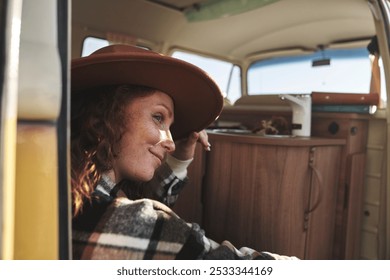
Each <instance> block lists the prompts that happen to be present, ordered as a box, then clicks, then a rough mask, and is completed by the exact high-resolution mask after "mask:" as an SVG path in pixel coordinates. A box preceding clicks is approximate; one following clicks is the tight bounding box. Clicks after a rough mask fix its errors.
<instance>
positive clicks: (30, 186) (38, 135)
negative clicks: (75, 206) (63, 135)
mask: <svg viewBox="0 0 390 280" xmlns="http://www.w3.org/2000/svg"><path fill="white" fill-rule="evenodd" d="M57 162H58V158H57V138H56V127H55V125H52V124H50V123H47V124H45V123H43V124H42V123H40V124H30V123H27V124H22V125H18V129H17V147H16V192H15V253H14V258H15V259H37V260H41V259H45V260H50V259H58V251H59V248H58V236H59V230H58V181H57V176H58V174H57V173H58V172H57Z"/></svg>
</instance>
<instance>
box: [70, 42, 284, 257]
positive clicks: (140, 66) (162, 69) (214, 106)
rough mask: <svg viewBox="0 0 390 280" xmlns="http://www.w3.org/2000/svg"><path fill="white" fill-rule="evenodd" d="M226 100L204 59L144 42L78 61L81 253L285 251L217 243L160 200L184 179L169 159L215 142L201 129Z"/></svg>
mask: <svg viewBox="0 0 390 280" xmlns="http://www.w3.org/2000/svg"><path fill="white" fill-rule="evenodd" d="M222 104H223V99H222V95H221V93H220V91H219V89H218V87H217V86H216V85H215V83H214V82H213V81H212V80H211V79H210V78H209V77H208V76H207V74H205V73H204V72H203V71H201V70H200V69H198V68H196V67H194V66H192V65H190V64H188V63H185V62H183V61H180V60H176V59H173V58H171V57H165V56H162V55H159V54H156V53H153V52H150V51H146V50H142V49H139V48H136V47H130V46H121V45H116V46H109V47H106V48H103V49H101V50H98V51H97V52H95V53H93V54H92V55H90V56H89V57H85V58H80V59H76V60H74V61H73V62H72V195H73V213H74V218H73V254H74V258H75V259H79V258H81V259H256V258H258V259H274V258H282V257H281V256H278V255H275V254H270V253H265V252H262V253H260V252H257V251H255V250H252V249H248V248H242V249H241V250H237V249H236V248H234V247H233V246H232V245H231V244H230V243H229V242H227V241H226V242H223V243H222V244H217V243H215V242H214V241H212V240H210V239H208V238H206V237H205V235H204V233H203V231H202V230H201V229H200V228H199V226H198V225H196V224H188V223H186V222H185V221H183V220H182V219H180V218H179V217H178V216H177V215H176V214H175V213H173V212H172V211H171V210H170V209H169V208H168V207H167V206H166V205H164V204H162V203H160V202H158V201H157V200H160V201H162V202H165V204H168V205H169V204H170V203H172V202H174V200H175V198H176V196H175V195H177V193H178V191H179V190H180V188H181V187H180V185H182V184H183V182H185V179H184V181H183V180H180V178H178V177H177V176H175V174H174V173H173V172H174V171H172V170H171V169H170V168H169V167H168V165H170V166H171V167H172V166H175V165H177V163H179V164H178V165H179V166H180V165H181V167H182V168H181V170H183V166H184V169H185V167H186V165H187V164H188V163H189V161H190V160H191V159H190V157H192V156H193V152H194V146H195V142H196V140H198V139H200V140H201V142H202V143H203V145H204V147H205V148H206V149H208V148H209V145H208V142H207V138H206V137H204V133H203V132H201V133H197V131H202V130H203V129H204V128H206V127H207V126H208V125H209V124H210V123H211V122H213V121H214V120H215V119H216V117H217V116H218V115H219V113H220V111H221V109H222ZM171 131H172V134H171ZM202 135H203V137H202ZM173 139H175V140H180V141H179V142H178V143H179V144H178V146H179V147H180V148H179V149H178V150H177V151H176V154H175V143H174V141H173ZM183 139H184V140H183ZM186 139H187V140H186ZM170 154H172V155H173V157H169V155H170ZM167 156H168V158H167ZM175 156H176V157H177V159H175ZM166 159H167V161H168V164H167V163H166ZM180 160H184V161H180ZM169 162H170V163H169ZM175 162H176V163H175ZM176 167H177V166H176ZM172 169H175V168H172ZM177 173H180V172H177ZM184 177H185V174H184ZM184 177H183V174H182V175H181V179H183V178H184ZM175 182H180V183H179V184H176V183H175ZM178 185H179V186H178ZM172 193H174V194H175V195H174V196H173V198H172V196H171V194H172ZM149 198H152V199H153V200H152V199H149Z"/></svg>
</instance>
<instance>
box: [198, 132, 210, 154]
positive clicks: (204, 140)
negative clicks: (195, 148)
mask: <svg viewBox="0 0 390 280" xmlns="http://www.w3.org/2000/svg"><path fill="white" fill-rule="evenodd" d="M198 134H199V138H198V142H199V143H200V144H201V145H202V146H203V148H204V149H205V150H206V151H210V150H211V149H210V147H211V144H210V143H209V136H208V135H207V132H206V130H202V131H200V132H199V133H198Z"/></svg>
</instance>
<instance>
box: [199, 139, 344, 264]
mask: <svg viewBox="0 0 390 280" xmlns="http://www.w3.org/2000/svg"><path fill="white" fill-rule="evenodd" d="M212 146H213V153H210V154H208V159H207V166H206V180H205V185H204V214H205V215H204V218H203V221H204V228H205V230H206V234H207V235H208V236H209V237H210V238H213V239H214V240H216V241H218V242H221V241H223V240H229V241H231V242H232V243H233V244H234V245H235V246H236V247H242V246H247V247H251V248H253V249H256V250H260V251H270V252H275V253H278V254H284V255H289V256H297V257H299V258H301V259H330V258H331V256H332V242H333V233H334V216H335V209H336V197H337V182H338V169H339V158H340V152H341V146H324V147H317V148H311V147H310V146H302V147H298V146H296V147H295V146H294V147H292V146H272V145H256V144H247V143H234V142H228V141H218V142H217V143H215V142H214V143H212Z"/></svg>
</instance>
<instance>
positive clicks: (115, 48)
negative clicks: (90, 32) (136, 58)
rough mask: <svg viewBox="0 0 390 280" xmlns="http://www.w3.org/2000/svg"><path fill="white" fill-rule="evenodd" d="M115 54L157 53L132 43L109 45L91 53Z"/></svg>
mask: <svg viewBox="0 0 390 280" xmlns="http://www.w3.org/2000/svg"><path fill="white" fill-rule="evenodd" d="M111 54H113V55H115V54H129V55H132V54H147V55H149V56H150V55H157V53H155V52H152V51H149V50H145V49H142V48H140V47H136V46H130V45H109V46H107V47H103V48H101V49H98V50H97V51H94V52H93V53H92V54H91V55H111Z"/></svg>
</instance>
